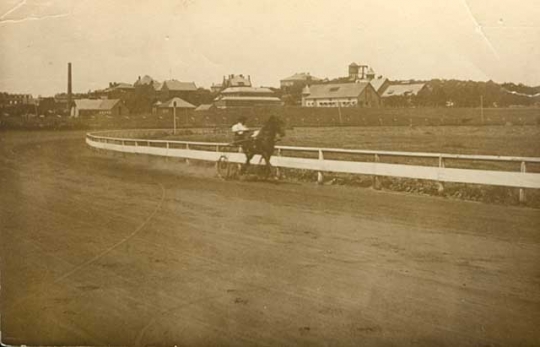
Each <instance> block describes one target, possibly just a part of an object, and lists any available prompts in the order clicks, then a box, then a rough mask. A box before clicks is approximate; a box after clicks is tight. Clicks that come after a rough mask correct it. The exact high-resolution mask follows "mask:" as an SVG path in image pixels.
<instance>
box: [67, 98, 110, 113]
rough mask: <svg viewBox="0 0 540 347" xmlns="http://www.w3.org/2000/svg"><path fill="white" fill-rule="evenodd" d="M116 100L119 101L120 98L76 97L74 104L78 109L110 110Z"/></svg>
mask: <svg viewBox="0 0 540 347" xmlns="http://www.w3.org/2000/svg"><path fill="white" fill-rule="evenodd" d="M118 102H120V99H77V100H75V106H76V107H77V108H78V109H79V110H95V111H99V110H110V109H112V108H113V107H114V106H115V105H116V104H117V103H118Z"/></svg>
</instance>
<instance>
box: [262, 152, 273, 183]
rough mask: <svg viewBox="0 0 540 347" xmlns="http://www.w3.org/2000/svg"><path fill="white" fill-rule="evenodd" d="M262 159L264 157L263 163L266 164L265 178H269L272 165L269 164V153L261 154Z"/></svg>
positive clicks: (270, 155)
mask: <svg viewBox="0 0 540 347" xmlns="http://www.w3.org/2000/svg"><path fill="white" fill-rule="evenodd" d="M263 157H264V161H265V163H266V166H265V170H266V172H265V178H268V176H270V173H271V172H272V164H270V158H271V157H272V154H271V153H268V152H265V153H264V154H263Z"/></svg>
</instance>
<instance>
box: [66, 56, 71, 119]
mask: <svg viewBox="0 0 540 347" xmlns="http://www.w3.org/2000/svg"><path fill="white" fill-rule="evenodd" d="M67 87H68V88H67V109H68V111H71V97H72V95H71V63H68V85H67Z"/></svg>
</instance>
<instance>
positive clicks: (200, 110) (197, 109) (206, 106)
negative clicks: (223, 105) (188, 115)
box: [195, 104, 214, 112]
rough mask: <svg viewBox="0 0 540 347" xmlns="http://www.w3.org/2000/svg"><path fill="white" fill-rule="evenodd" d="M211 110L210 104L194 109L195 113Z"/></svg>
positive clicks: (212, 106)
mask: <svg viewBox="0 0 540 347" xmlns="http://www.w3.org/2000/svg"><path fill="white" fill-rule="evenodd" d="M213 108H214V105H212V104H202V105H199V106H198V107H197V108H196V109H195V111H196V112H202V111H211V110H212V109H213Z"/></svg>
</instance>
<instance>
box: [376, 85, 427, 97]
mask: <svg viewBox="0 0 540 347" xmlns="http://www.w3.org/2000/svg"><path fill="white" fill-rule="evenodd" d="M425 87H426V84H425V83H411V84H392V85H389V86H388V87H387V88H386V90H385V91H384V93H383V94H382V97H383V98H388V97H392V96H415V95H418V94H419V93H420V92H421V91H422V90H423V89H424V88H425Z"/></svg>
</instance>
